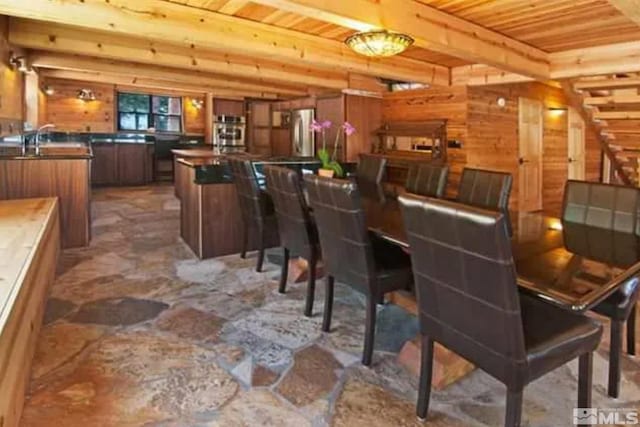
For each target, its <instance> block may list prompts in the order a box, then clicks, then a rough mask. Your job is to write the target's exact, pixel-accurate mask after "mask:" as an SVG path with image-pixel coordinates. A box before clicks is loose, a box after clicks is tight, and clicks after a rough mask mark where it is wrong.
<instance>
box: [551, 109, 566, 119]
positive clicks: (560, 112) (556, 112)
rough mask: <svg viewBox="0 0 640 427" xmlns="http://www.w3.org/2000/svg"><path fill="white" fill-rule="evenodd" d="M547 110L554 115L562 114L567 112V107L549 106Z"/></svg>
mask: <svg viewBox="0 0 640 427" xmlns="http://www.w3.org/2000/svg"><path fill="white" fill-rule="evenodd" d="M547 111H548V112H549V114H551V115H552V116H555V117H557V116H561V115H563V114H564V113H566V112H567V107H548V108H547Z"/></svg>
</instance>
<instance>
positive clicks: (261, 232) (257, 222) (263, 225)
mask: <svg viewBox="0 0 640 427" xmlns="http://www.w3.org/2000/svg"><path fill="white" fill-rule="evenodd" d="M227 161H228V162H229V168H230V169H231V174H232V175H233V182H234V184H235V187H236V193H237V195H238V203H239V205H240V213H241V215H242V222H243V224H244V236H243V246H242V253H241V255H240V256H242V257H243V258H244V257H245V256H246V252H247V247H248V245H249V240H250V239H251V237H252V236H255V237H256V238H257V242H258V259H257V262H256V271H258V272H260V271H262V264H263V262H264V252H265V249H267V248H271V247H274V246H278V245H279V236H278V222H277V219H276V214H275V209H274V207H273V202H272V200H271V197H270V196H269V195H268V194H267V193H266V192H265V191H263V190H262V189H260V186H259V185H258V181H257V179H256V176H255V173H254V171H253V167H252V166H251V160H248V159H245V158H239V157H233V156H229V157H228V158H227Z"/></svg>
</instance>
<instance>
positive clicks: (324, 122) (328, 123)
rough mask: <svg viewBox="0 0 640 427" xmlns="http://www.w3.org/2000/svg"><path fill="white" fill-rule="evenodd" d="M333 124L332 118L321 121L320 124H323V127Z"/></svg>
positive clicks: (326, 127)
mask: <svg viewBox="0 0 640 427" xmlns="http://www.w3.org/2000/svg"><path fill="white" fill-rule="evenodd" d="M332 124H333V123H331V120H325V121H323V122H322V123H320V126H322V128H323V129H329V128H330V127H331V125H332Z"/></svg>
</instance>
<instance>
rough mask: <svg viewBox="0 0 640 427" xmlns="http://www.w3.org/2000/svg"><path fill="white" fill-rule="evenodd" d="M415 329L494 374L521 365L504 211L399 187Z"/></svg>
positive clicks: (519, 326) (522, 346)
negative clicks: (414, 302)
mask: <svg viewBox="0 0 640 427" xmlns="http://www.w3.org/2000/svg"><path fill="white" fill-rule="evenodd" d="M399 200H400V204H401V209H402V213H403V218H404V224H405V227H406V231H407V237H408V240H409V247H410V252H411V264H412V266H413V275H414V286H415V289H416V294H417V300H418V309H419V320H420V328H421V332H422V334H424V335H427V336H429V337H431V338H433V339H434V340H435V341H437V342H440V343H442V344H443V345H444V346H445V347H447V348H449V349H451V350H453V351H454V352H456V353H458V354H460V355H461V356H462V357H464V358H466V359H468V360H470V361H471V362H472V363H474V364H476V365H478V366H480V367H481V368H482V369H484V370H485V371H487V372H488V373H490V374H491V375H494V376H495V377H497V378H498V379H504V378H510V377H513V369H514V368H518V367H519V368H525V367H526V352H525V344H524V335H523V328H522V319H521V313H520V300H519V296H518V289H517V282H516V271H515V266H514V261H513V257H512V254H511V244H510V240H509V236H508V235H507V232H506V228H505V225H504V215H502V214H501V213H498V212H492V211H488V210H483V209H479V208H475V207H472V206H468V205H462V204H459V203H454V202H449V201H444V200H437V199H432V198H425V197H420V196H415V195H410V194H407V195H403V196H401V197H400V198H399Z"/></svg>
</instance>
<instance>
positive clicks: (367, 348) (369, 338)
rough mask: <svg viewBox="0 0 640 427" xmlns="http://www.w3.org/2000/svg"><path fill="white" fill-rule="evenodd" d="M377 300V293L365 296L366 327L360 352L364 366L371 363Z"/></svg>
mask: <svg viewBox="0 0 640 427" xmlns="http://www.w3.org/2000/svg"><path fill="white" fill-rule="evenodd" d="M377 301H378V296H377V295H368V296H367V320H366V328H365V332H364V334H365V335H364V351H363V353H362V364H363V365H365V366H370V365H371V359H372V358H373V344H374V340H375V334H376V302H377Z"/></svg>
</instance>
